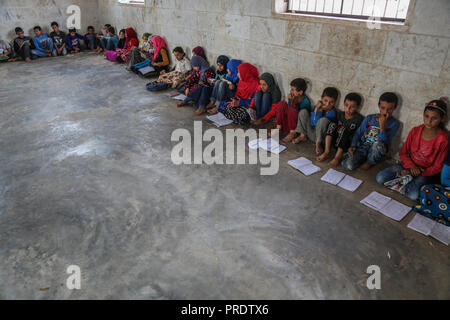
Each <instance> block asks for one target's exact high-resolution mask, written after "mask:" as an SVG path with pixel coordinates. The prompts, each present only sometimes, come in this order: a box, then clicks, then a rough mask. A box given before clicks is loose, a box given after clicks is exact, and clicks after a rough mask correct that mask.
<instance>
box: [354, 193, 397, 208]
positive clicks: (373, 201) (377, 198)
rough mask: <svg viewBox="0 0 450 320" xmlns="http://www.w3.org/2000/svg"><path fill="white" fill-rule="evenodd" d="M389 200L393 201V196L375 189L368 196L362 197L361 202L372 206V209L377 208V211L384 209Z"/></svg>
mask: <svg viewBox="0 0 450 320" xmlns="http://www.w3.org/2000/svg"><path fill="white" fill-rule="evenodd" d="M389 201H391V198H389V197H386V196H384V195H382V194H381V193H378V192H376V191H374V192H372V193H371V194H369V195H368V196H367V197H366V198H364V199H362V200H361V203H362V204H365V205H367V206H369V207H371V208H372V209H375V210H376V211H379V210H381V209H383V207H384V206H386V205H387V204H388V202H389Z"/></svg>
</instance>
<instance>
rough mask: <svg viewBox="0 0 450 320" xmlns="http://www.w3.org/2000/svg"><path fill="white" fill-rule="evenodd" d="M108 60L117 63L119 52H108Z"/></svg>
mask: <svg viewBox="0 0 450 320" xmlns="http://www.w3.org/2000/svg"><path fill="white" fill-rule="evenodd" d="M106 59H108V60H109V61H112V62H116V61H117V52H116V51H111V50H107V51H106Z"/></svg>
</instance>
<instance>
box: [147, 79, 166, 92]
mask: <svg viewBox="0 0 450 320" xmlns="http://www.w3.org/2000/svg"><path fill="white" fill-rule="evenodd" d="M146 87H147V90H148V91H162V90H166V89H167V88H168V87H169V84H168V83H165V82H158V81H153V82H149V83H147V85H146Z"/></svg>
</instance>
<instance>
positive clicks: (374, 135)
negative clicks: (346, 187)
mask: <svg viewBox="0 0 450 320" xmlns="http://www.w3.org/2000/svg"><path fill="white" fill-rule="evenodd" d="M397 104H398V97H397V95H396V94H395V93H393V92H386V93H383V94H382V95H381V97H380V100H379V102H378V107H379V109H380V113H379V114H372V115H369V116H367V117H366V118H365V119H364V121H363V123H362V124H361V126H360V127H359V128H358V130H357V131H356V133H355V135H354V136H353V140H352V144H351V147H350V148H349V149H348V153H349V156H348V157H347V158H345V159H344V160H343V161H342V166H343V167H344V168H345V169H347V170H355V169H357V168H358V167H361V169H363V170H368V169H370V167H372V166H374V165H375V164H377V163H378V162H379V161H380V160H381V159H382V158H383V157H384V156H385V155H386V154H387V150H388V147H389V144H390V143H391V140H392V138H393V137H394V136H395V134H396V133H397V131H398V128H399V127H400V124H399V122H398V120H397V119H395V118H394V117H393V116H392V114H393V113H394V111H395V109H396V108H397Z"/></svg>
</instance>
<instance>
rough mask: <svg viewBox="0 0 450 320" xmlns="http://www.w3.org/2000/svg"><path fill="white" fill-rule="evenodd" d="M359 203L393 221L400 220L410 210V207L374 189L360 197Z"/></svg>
mask: <svg viewBox="0 0 450 320" xmlns="http://www.w3.org/2000/svg"><path fill="white" fill-rule="evenodd" d="M361 203H362V204H364V205H365V206H367V207H369V208H371V209H373V210H375V211H378V212H380V213H381V214H383V215H385V216H386V217H389V218H391V219H393V220H395V221H401V220H402V219H403V218H404V217H406V215H407V214H408V213H409V212H410V211H411V207H408V206H405V205H404V204H403V203H400V202H398V201H395V200H394V199H391V198H389V197H386V196H384V195H382V194H381V193H378V192H376V191H374V192H372V193H371V194H369V195H368V196H367V197H366V198H364V199H362V200H361Z"/></svg>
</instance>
